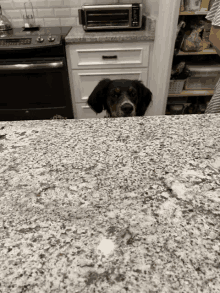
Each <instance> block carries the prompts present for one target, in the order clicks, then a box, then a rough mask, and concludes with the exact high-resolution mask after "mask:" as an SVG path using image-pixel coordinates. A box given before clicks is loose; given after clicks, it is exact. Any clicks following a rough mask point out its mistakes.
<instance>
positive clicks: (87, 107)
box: [82, 106, 90, 109]
mask: <svg viewBox="0 0 220 293" xmlns="http://www.w3.org/2000/svg"><path fill="white" fill-rule="evenodd" d="M82 108H83V109H89V108H90V107H89V106H82Z"/></svg>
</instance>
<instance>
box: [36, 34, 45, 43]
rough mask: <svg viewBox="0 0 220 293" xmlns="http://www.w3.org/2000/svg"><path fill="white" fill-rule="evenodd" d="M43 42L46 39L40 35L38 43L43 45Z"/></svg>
mask: <svg viewBox="0 0 220 293" xmlns="http://www.w3.org/2000/svg"><path fill="white" fill-rule="evenodd" d="M43 41H44V39H43V38H41V36H40V35H39V37H38V38H37V42H38V43H42V42H43Z"/></svg>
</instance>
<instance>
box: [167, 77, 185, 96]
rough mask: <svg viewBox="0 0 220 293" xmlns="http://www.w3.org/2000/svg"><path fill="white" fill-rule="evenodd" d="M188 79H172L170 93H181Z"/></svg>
mask: <svg viewBox="0 0 220 293" xmlns="http://www.w3.org/2000/svg"><path fill="white" fill-rule="evenodd" d="M185 81H186V79H181V80H170V88H169V94H180V93H181V92H182V90H183V87H184V83H185Z"/></svg>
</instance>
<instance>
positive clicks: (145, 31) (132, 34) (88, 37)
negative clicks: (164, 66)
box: [65, 15, 156, 45]
mask: <svg viewBox="0 0 220 293" xmlns="http://www.w3.org/2000/svg"><path fill="white" fill-rule="evenodd" d="M144 17H145V19H146V20H145V23H144V25H143V28H142V29H140V30H124V31H117V30H116V31H96V32H85V31H84V29H83V27H82V25H81V26H74V27H72V29H71V31H70V32H69V34H68V35H67V36H66V38H65V42H66V44H67V45H69V44H73V43H87V42H88V43H94V42H132V41H133V42H138V41H139V42H141V41H154V39H155V28H156V19H155V18H154V17H153V16H147V15H144Z"/></svg>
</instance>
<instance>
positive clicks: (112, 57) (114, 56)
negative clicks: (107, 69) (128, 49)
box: [102, 55, 118, 59]
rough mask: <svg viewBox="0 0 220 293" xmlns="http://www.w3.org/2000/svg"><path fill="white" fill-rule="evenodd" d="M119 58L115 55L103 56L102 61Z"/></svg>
mask: <svg viewBox="0 0 220 293" xmlns="http://www.w3.org/2000/svg"><path fill="white" fill-rule="evenodd" d="M117 58H118V56H117V55H113V56H102V59H117Z"/></svg>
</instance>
